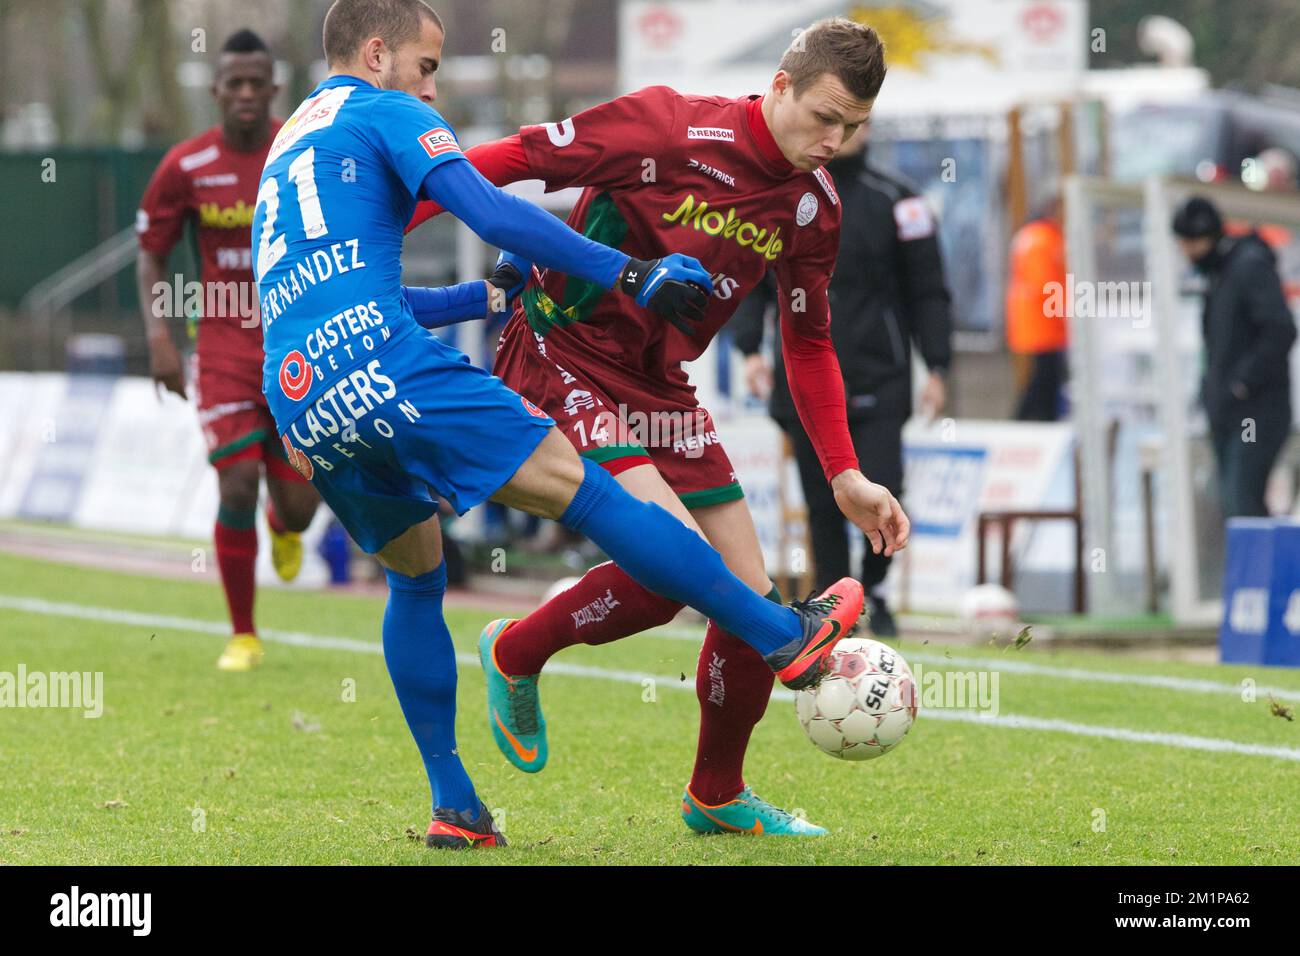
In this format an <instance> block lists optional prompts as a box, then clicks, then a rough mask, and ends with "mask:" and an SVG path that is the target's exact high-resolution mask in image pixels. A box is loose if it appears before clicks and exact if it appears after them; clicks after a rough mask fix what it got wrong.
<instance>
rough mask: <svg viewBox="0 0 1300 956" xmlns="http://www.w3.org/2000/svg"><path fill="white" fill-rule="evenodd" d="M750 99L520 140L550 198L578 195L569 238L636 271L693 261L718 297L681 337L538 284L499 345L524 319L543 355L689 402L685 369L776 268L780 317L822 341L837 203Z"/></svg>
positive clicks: (620, 113)
mask: <svg viewBox="0 0 1300 956" xmlns="http://www.w3.org/2000/svg"><path fill="white" fill-rule="evenodd" d="M758 100H759V97H757V96H747V97H741V98H739V99H729V98H725V97H716V96H690V95H683V94H681V93H678V92H676V91H675V90H672V89H670V88H668V87H664V86H655V87H648V88H646V89H644V90H640V91H638V92H636V93H632V94H629V95H627V96H621V97H619V98H617V99H615V100H612V101H611V102H608V103H604V104H601V105H600V106H596V107H594V108H592V109H589V110H587V111H585V112H583V113H579V114H577V115H576V116H574V117H572V118H571V119H567V120H565V121H564V122H562V123H546V124H543V125H540V126H528V127H524V128H523V129H522V130H520V133H519V139H520V142H521V143H522V146H523V150H524V153H525V155H526V158H527V161H528V166H529V168H530V170H531V171H532V173H533V174H534V175H536V176H538V177H540V178H542V179H543V180H544V181H545V182H546V187H547V189H548V190H555V189H562V188H565V187H567V186H570V185H582V186H584V187H586V188H585V189H584V190H583V193H582V196H581V199H580V200H579V202H578V204H577V206H576V207H575V208H574V209H573V212H572V213H571V214H570V216H569V219H568V222H569V225H570V226H572V227H573V228H574V229H575V230H577V231H579V232H582V233H584V234H585V235H587V236H589V237H590V238H592V239H594V240H596V241H598V242H601V243H604V244H605V245H609V246H613V247H615V248H617V249H621V250H622V251H624V252H626V253H628V254H629V255H631V256H633V257H635V258H638V259H653V258H657V257H659V256H663V255H667V254H668V253H672V252H680V253H683V254H685V255H690V256H694V257H695V258H697V259H699V260H700V262H702V263H703V264H704V267H705V268H706V269H707V270H709V272H710V273H711V274H712V276H713V286H714V291H713V295H712V297H711V298H710V301H709V307H708V309H707V312H706V314H705V318H704V320H703V321H702V322H701V323H700V324H699V326H698V327H697V328H696V330H695V331H694V333H693V334H691V335H686V334H685V333H683V332H681V331H680V330H678V329H676V328H675V327H674V326H672V325H671V324H670V323H668V322H666V321H665V320H664V319H662V318H660V317H659V316H657V315H654V314H653V313H651V312H649V311H648V310H646V309H643V308H640V307H638V306H637V305H636V304H635V303H634V302H633V300H632V299H631V298H630V297H628V296H626V295H623V294H621V293H619V292H617V291H610V290H604V289H601V288H599V287H597V286H595V285H593V284H592V283H589V282H585V281H583V280H581V279H575V278H573V277H571V276H565V275H561V274H557V273H554V272H548V273H547V274H545V276H544V277H543V281H542V284H541V288H538V287H537V285H536V284H533V285H530V286H529V288H528V289H526V290H525V292H524V294H523V316H522V317H521V315H520V314H519V313H516V316H515V317H514V319H513V320H512V327H511V329H510V330H509V331H508V332H507V334H508V335H509V334H516V335H517V334H520V331H521V330H520V329H519V328H518V325H519V324H520V323H521V322H522V321H523V319H524V318H525V317H526V320H527V322H528V325H529V326H531V328H532V331H533V332H534V333H535V334H536V335H538V336H541V337H543V344H544V345H545V346H547V347H549V346H551V345H552V343H553V344H554V346H555V348H556V349H557V351H559V352H561V353H563V354H564V355H566V356H568V357H570V358H571V360H573V361H575V362H576V363H578V364H580V366H581V367H582V368H584V369H585V370H586V371H587V372H588V373H590V374H593V375H598V376H601V377H604V378H606V379H612V380H610V381H608V384H609V385H610V386H611V387H613V388H615V389H617V388H618V386H619V384H620V383H619V381H618V379H620V378H622V379H624V380H625V382H626V383H627V384H642V385H644V384H649V383H654V384H655V385H656V386H657V387H658V388H663V387H664V386H665V385H668V386H670V387H673V388H675V389H682V390H687V391H689V390H690V388H689V386H688V384H687V378H686V373H685V372H684V371H683V370H682V368H681V363H682V362H683V361H689V360H692V359H695V358H698V357H699V355H700V353H701V352H703V351H704V349H705V347H706V346H707V345H708V344H709V341H710V340H711V339H712V338H713V336H714V335H715V334H716V333H717V331H718V329H720V328H721V327H722V326H723V325H724V324H725V323H726V321H727V320H728V319H729V318H730V317H731V314H732V312H733V311H734V310H735V307H736V305H737V304H739V302H740V300H741V299H743V298H744V297H745V295H747V294H748V293H749V292H750V290H752V289H753V288H754V286H755V285H757V284H758V282H759V280H760V279H761V278H762V276H763V273H764V272H766V271H767V270H768V269H775V270H776V275H777V279H778V282H779V284H780V286H781V288H782V290H783V293H784V295H783V299H784V300H785V301H786V302H788V303H790V304H791V308H790V309H783V313H788V317H789V319H790V320H791V321H792V322H794V323H796V324H797V323H799V321H800V319H801V318H803V317H806V319H807V321H808V323H809V324H810V327H809V328H808V329H805V330H804V331H807V332H809V333H811V334H814V335H825V334H826V329H827V323H828V322H829V309H828V308H827V306H826V289H827V285H828V283H829V281H830V275H831V271H832V269H833V268H834V265H835V257H836V253H837V251H838V247H839V222H840V207H839V199H838V197H837V196H836V194H835V190H834V187H833V186H832V184H831V179H830V176H829V175H827V174H826V173H825V172H824V171H823V170H820V169H819V170H817V171H816V172H812V173H804V172H800V171H798V170H797V169H795V168H794V167H793V166H791V165H790V164H789V162H788V161H786V160H785V158H784V157H783V156H781V154H780V151H779V149H777V147H776V143H775V142H774V141H773V140H772V137H771V133H770V132H768V130H767V126H766V124H765V123H764V122H763V120H762V117H761V114H760V113H759V111H758ZM472 157H473V151H471V158H472ZM785 317H786V316H785V315H783V319H784V318H785ZM637 380H640V381H639V382H638V381H637Z"/></svg>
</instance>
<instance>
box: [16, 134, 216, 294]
mask: <svg viewBox="0 0 1300 956" xmlns="http://www.w3.org/2000/svg"><path fill="white" fill-rule="evenodd" d="M163 152H164V150H162V149H158V148H151V149H142V150H138V151H128V150H122V149H49V150H40V151H25V152H9V153H3V152H0V211H2V213H0V215H2V217H3V218H2V219H0V249H3V255H2V256H0V261H2V262H3V263H4V268H3V269H0V306H4V307H8V308H14V307H15V306H17V304H18V302H19V301H20V300H21V299H22V297H23V296H24V295H26V294H27V292H28V291H30V290H31V288H32V286H34V285H36V283H38V282H40V281H41V280H42V279H45V278H47V277H48V276H50V275H51V274H53V273H54V272H56V271H58V270H59V269H60V268H62V267H63V266H65V265H67V264H68V263H69V262H71V261H72V260H73V259H75V258H77V257H78V256H80V255H83V254H84V253H86V252H89V251H90V250H91V249H93V248H94V247H95V246H97V245H99V244H100V243H101V242H103V241H104V240H105V239H108V238H110V237H111V236H113V234H114V233H117V232H119V231H121V230H122V229H125V228H126V227H128V226H130V225H132V224H133V223H134V222H135V211H136V208H137V207H138V206H139V203H140V197H141V196H142V195H143V194H144V189H145V186H146V185H147V184H148V182H149V177H150V176H151V175H153V171H154V169H155V168H156V167H157V165H158V162H159V160H161V159H162V156H163ZM171 264H172V267H173V269H175V270H177V271H180V272H184V273H186V274H187V275H188V274H191V273H193V272H194V255H193V249H192V247H191V246H190V245H189V244H185V246H184V248H181V249H178V250H177V251H176V253H175V254H174V255H173V257H172V263H171ZM135 303H136V296H135V278H134V273H133V271H132V270H130V269H125V270H123V272H122V273H121V274H120V275H119V276H118V277H117V279H116V280H115V281H113V282H109V283H105V284H103V285H102V286H100V287H99V288H97V289H95V290H93V291H92V292H90V293H88V294H87V295H85V296H83V297H82V298H81V299H80V300H78V301H77V302H76V303H75V307H77V308H80V309H96V310H103V311H110V312H113V311H117V310H119V309H134V307H135Z"/></svg>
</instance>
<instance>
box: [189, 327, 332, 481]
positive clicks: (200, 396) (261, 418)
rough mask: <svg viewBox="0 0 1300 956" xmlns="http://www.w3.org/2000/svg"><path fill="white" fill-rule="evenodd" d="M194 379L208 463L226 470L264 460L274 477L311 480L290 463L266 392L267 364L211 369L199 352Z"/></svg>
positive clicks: (193, 366)
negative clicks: (263, 380) (264, 370)
mask: <svg viewBox="0 0 1300 956" xmlns="http://www.w3.org/2000/svg"><path fill="white" fill-rule="evenodd" d="M190 380H191V381H192V382H194V394H195V401H196V402H197V404H198V409H199V425H200V426H201V427H202V428H203V437H204V439H205V440H206V441H207V443H208V462H209V463H210V464H211V465H212V467H214V468H216V469H217V470H220V469H222V468H228V467H229V466H231V465H233V464H235V463H236V462H240V461H261V462H263V463H264V464H265V466H266V472H267V474H268V475H272V476H274V477H276V478H281V479H283V480H285V481H299V482H301V481H306V480H307V479H305V478H303V477H302V476H301V475H299V474H298V472H297V471H295V470H294V469H293V467H292V466H291V465H290V464H289V461H288V459H287V458H286V457H285V454H284V449H283V448H282V447H281V444H280V436H279V433H278V432H277V430H276V427H275V419H274V418H272V417H271V410H270V408H268V407H267V404H266V397H265V396H264V395H263V394H262V365H261V358H260V355H259V357H258V361H257V362H256V363H251V362H250V363H247V367H243V365H242V363H241V365H240V366H239V367H237V370H236V369H234V368H232V367H231V365H230V364H229V363H223V364H222V365H221V366H220V367H218V368H211V367H206V366H205V365H204V364H203V362H202V360H201V359H200V357H199V353H198V352H197V351H196V352H195V353H194V355H193V356H192V364H191V366H190Z"/></svg>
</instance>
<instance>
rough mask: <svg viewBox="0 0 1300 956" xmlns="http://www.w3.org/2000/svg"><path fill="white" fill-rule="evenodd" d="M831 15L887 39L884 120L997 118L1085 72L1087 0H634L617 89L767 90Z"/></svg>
mask: <svg viewBox="0 0 1300 956" xmlns="http://www.w3.org/2000/svg"><path fill="white" fill-rule="evenodd" d="M828 16H847V17H850V18H852V19H855V20H858V21H859V22H862V23H866V24H869V25H870V26H872V27H874V28H875V29H876V30H877V32H879V33H880V35H881V37H882V39H883V40H884V42H885V49H886V51H887V52H886V59H887V62H888V65H889V74H888V77H887V79H886V81H885V87H884V91H883V93H882V95H881V97H880V102H879V105H878V107H877V112H878V113H879V114H880V115H888V114H889V113H891V112H918V111H919V112H926V113H945V112H975V113H992V112H999V111H1003V110H1005V109H1007V108H1008V107H1010V106H1011V105H1013V104H1015V103H1017V102H1020V101H1022V100H1023V99H1024V98H1025V91H1026V90H1032V91H1034V95H1037V96H1051V95H1053V94H1060V93H1065V92H1068V91H1071V90H1073V89H1076V88H1078V86H1079V84H1080V83H1081V82H1082V77H1083V74H1084V73H1085V71H1086V69H1087V45H1088V39H1089V36H1088V5H1087V3H1086V2H1084V0H896V2H892V3H891V2H882V3H877V4H871V5H869V6H868V5H864V4H852V3H845V2H842V0H628V2H624V3H623V4H622V5H621V6H620V19H619V80H620V84H621V86H622V87H623V89H624V90H625V91H626V90H634V89H640V88H641V87H643V86H651V85H654V84H658V83H664V84H668V85H670V86H672V87H673V88H675V89H678V90H680V91H682V92H684V93H705V94H714V95H720V96H740V95H743V94H745V93H754V92H762V91H763V90H765V89H767V86H768V83H769V82H770V80H771V78H772V74H773V73H775V72H776V66H777V62H778V61H779V60H780V58H781V54H782V52H784V51H785V49H786V47H788V46H789V45H790V42H791V41H792V40H793V38H794V37H795V36H796V35H797V33H798V32H799V31H800V30H801V29H803V28H804V27H807V26H808V25H809V24H810V23H812V22H813V21H815V20H819V19H821V18H823V17H828Z"/></svg>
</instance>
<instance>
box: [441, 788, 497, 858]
mask: <svg viewBox="0 0 1300 956" xmlns="http://www.w3.org/2000/svg"><path fill="white" fill-rule="evenodd" d="M424 845H425V846H427V847H432V848H433V849H435V850H469V849H473V848H475V847H480V846H506V838H505V835H504V834H503V833H502V832H501V831H500V830H498V829H497V825H496V823H495V821H493V819H492V814H490V813H489V812H488V808H487V804H485V803H484V802H483V801H482V800H480V801H479V804H478V816H477V817H476V818H474V819H471V818H470V815H469V814H468V813H463V812H461V811H459V810H448V809H447V808H446V807H439V808H438V809H436V810H434V811H433V822H432V823H430V824H429V832H428V833H427V834H426V835H425V837H424Z"/></svg>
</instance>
